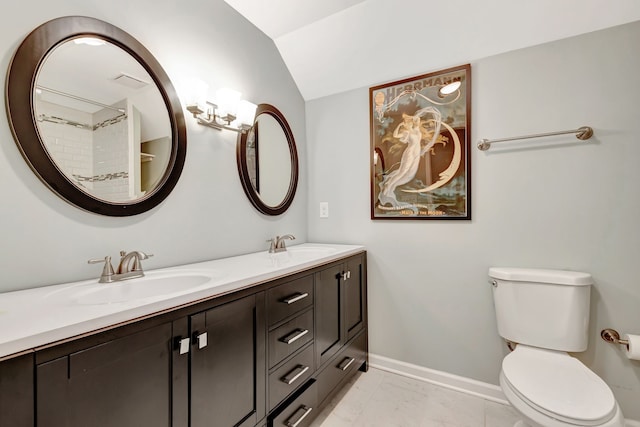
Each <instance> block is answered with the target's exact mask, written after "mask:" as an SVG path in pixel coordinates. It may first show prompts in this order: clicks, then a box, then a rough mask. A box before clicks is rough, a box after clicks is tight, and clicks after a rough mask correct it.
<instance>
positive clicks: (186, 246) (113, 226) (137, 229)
mask: <svg viewBox="0 0 640 427" xmlns="http://www.w3.org/2000/svg"><path fill="white" fill-rule="evenodd" d="M66 15H85V16H91V17H94V18H98V19H102V20H104V21H107V22H110V23H112V24H114V25H116V26H118V27H120V28H121V29H123V30H124V31H126V32H128V33H130V34H131V35H133V36H134V37H135V38H137V39H138V40H139V41H140V42H141V43H142V44H144V45H145V46H146V47H147V48H148V49H149V50H150V51H151V53H152V54H153V55H154V56H155V57H156V58H157V59H158V61H159V62H160V64H162V66H163V68H164V69H165V71H166V72H167V73H168V74H169V77H170V78H171V80H172V81H173V82H174V85H175V86H176V88H177V89H178V90H180V87H179V85H180V82H181V81H184V80H186V79H189V78H198V79H201V80H203V81H205V82H206V83H208V84H209V85H210V87H211V91H212V93H214V92H215V89H217V88H220V87H231V88H234V89H236V90H239V91H241V92H242V93H243V97H244V98H245V99H248V100H250V101H252V102H255V103H261V102H267V103H271V104H274V105H276V106H277V107H278V108H279V109H280V110H281V111H282V112H283V113H284V114H285V116H286V117H287V119H288V120H289V123H290V125H291V128H292V130H293V133H294V135H295V137H296V139H297V143H298V149H299V154H300V169H301V171H302V174H301V180H300V185H299V187H298V188H299V189H300V190H299V192H298V194H297V196H296V198H295V201H294V203H293V206H292V207H291V209H290V210H289V211H288V212H287V213H286V214H284V215H282V216H280V217H276V218H268V217H265V216H263V215H262V214H260V213H258V212H257V211H256V210H255V209H253V207H252V206H251V204H250V203H249V201H248V199H247V198H246V197H245V195H244V192H243V190H242V187H241V185H240V181H239V178H238V173H237V169H236V157H235V156H236V155H235V142H236V139H235V138H236V137H235V134H233V133H231V132H218V131H216V130H213V129H207V128H204V127H199V126H197V125H196V124H195V120H193V119H192V118H191V117H190V116H188V117H186V121H187V126H188V127H187V134H188V149H187V159H186V164H185V168H184V172H183V174H182V177H181V178H180V181H179V182H178V185H177V186H176V188H175V190H174V192H173V193H172V194H171V195H170V196H169V197H168V198H167V199H166V200H165V201H164V202H163V203H162V205H161V206H159V207H157V208H155V209H154V210H152V211H150V212H147V213H144V214H141V215H138V216H134V217H129V218H110V217H102V216H99V215H95V214H92V213H86V212H83V211H81V210H79V209H77V208H75V207H73V206H71V205H69V204H67V203H66V202H64V201H63V200H62V199H60V198H59V197H57V196H56V195H55V194H53V193H52V192H51V191H49V190H48V189H47V188H46V187H45V186H44V185H43V184H42V183H41V182H40V181H39V180H38V178H37V177H36V176H35V175H34V174H33V173H32V171H31V170H30V169H29V167H28V166H27V164H26V163H25V161H24V160H23V159H22V157H21V155H20V152H19V151H18V148H17V147H16V145H15V144H14V142H13V138H12V135H11V132H10V129H9V125H8V122H7V119H6V113H5V111H4V110H5V109H4V103H3V104H2V107H0V108H1V109H2V112H0V197H1V200H2V203H1V204H0V235H1V236H2V237H1V239H0V240H1V243H0V247H1V248H2V250H1V251H0V252H1V253H2V256H0V271H2V278H1V279H0V291H9V290H14V289H23V288H29V287H35V286H41V285H46V284H53V283H60V282H67V281H75V280H80V279H84V278H90V277H97V276H98V275H99V274H100V271H101V267H100V266H96V265H87V263H86V261H87V259H89V258H97V257H104V256H105V255H111V256H113V257H116V255H117V254H118V251H119V250H120V249H125V250H133V249H136V250H142V251H148V252H150V253H153V254H155V256H154V258H151V259H150V260H148V261H146V262H145V266H146V268H158V267H164V266H171V265H177V264H184V263H188V262H195V261H199V260H205V259H212V258H221V257H226V256H231V255H235V254H240V253H247V252H253V251H259V250H263V249H266V243H265V240H266V239H267V238H268V237H270V236H273V235H276V234H283V233H293V234H295V235H296V236H297V237H298V240H299V241H302V242H304V241H305V240H306V234H307V227H306V225H307V224H306V223H307V212H306V207H307V202H306V194H305V190H304V189H305V187H306V174H305V171H306V169H307V167H306V164H305V163H306V161H305V159H306V152H305V124H304V121H305V115H304V114H305V113H304V109H305V105H304V101H303V99H302V97H301V96H300V93H299V91H298V89H297V87H296V85H295V83H294V82H293V79H292V78H291V76H290V74H289V72H288V71H287V68H286V66H285V64H284V63H283V61H282V59H281V57H280V54H279V53H278V51H277V49H276V48H275V45H274V43H273V41H272V40H271V39H269V38H268V37H266V36H265V35H264V34H263V33H262V32H260V31H258V30H257V29H256V28H255V27H254V26H253V25H251V24H249V23H248V22H247V21H246V20H245V19H244V18H243V17H241V16H240V15H239V14H238V13H237V12H235V11H234V10H233V9H231V8H230V7H229V6H228V5H227V4H226V3H224V2H223V1H222V0H190V1H189V2H178V1H173V0H142V1H128V0H115V1H109V2H88V1H85V0H60V1H56V2H50V1H45V0H36V1H30V2H22V3H20V2H18V3H15V4H13V5H12V6H11V11H8V10H5V11H4V12H3V13H2V14H1V15H0V69H1V70H6V69H7V67H8V65H9V62H10V60H11V57H12V55H13V53H14V51H15V49H16V48H17V46H18V45H19V43H20V42H21V41H22V39H23V38H24V37H25V36H26V35H27V34H28V33H29V32H30V31H31V30H32V29H33V28H35V27H36V26H38V25H40V24H42V23H44V22H46V21H48V20H50V19H53V18H56V17H59V16H66ZM182 101H183V102H184V99H183V100H182ZM185 113H186V114H188V113H187V112H186V111H185Z"/></svg>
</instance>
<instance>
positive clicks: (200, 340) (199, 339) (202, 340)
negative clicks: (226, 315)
mask: <svg viewBox="0 0 640 427" xmlns="http://www.w3.org/2000/svg"><path fill="white" fill-rule="evenodd" d="M193 344H194V345H195V344H198V350H201V349H203V348H205V347H206V346H207V344H208V342H207V333H206V332H203V333H200V332H198V331H196V332H194V333H193Z"/></svg>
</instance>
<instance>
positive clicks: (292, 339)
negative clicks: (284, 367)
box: [280, 329, 309, 344]
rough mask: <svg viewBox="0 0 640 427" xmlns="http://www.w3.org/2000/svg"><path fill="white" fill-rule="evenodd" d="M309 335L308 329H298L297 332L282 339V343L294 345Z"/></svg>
mask: <svg viewBox="0 0 640 427" xmlns="http://www.w3.org/2000/svg"><path fill="white" fill-rule="evenodd" d="M308 333H309V330H308V329H303V330H300V329H296V330H295V331H293V332H291V333H290V334H289V335H287V336H285V337H282V338H280V341H282V342H283V343H285V344H292V343H293V342H295V341H297V340H299V339H300V338H302V337H303V336H305V335H307V334H308Z"/></svg>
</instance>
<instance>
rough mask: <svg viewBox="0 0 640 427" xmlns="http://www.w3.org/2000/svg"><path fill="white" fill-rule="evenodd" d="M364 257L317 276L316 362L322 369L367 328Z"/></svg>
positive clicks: (326, 270)
mask: <svg viewBox="0 0 640 427" xmlns="http://www.w3.org/2000/svg"><path fill="white" fill-rule="evenodd" d="M366 292H367V290H366V265H365V258H364V255H360V256H354V257H351V258H348V259H347V260H346V261H344V262H342V263H336V264H331V265H329V266H328V267H327V268H325V269H322V270H320V271H318V272H316V273H315V295H316V360H317V363H318V367H321V366H323V365H324V364H325V363H326V362H327V361H329V360H330V359H331V358H332V357H333V356H334V355H335V354H336V353H338V351H340V349H341V348H342V347H343V346H344V345H345V344H347V342H348V341H349V340H351V339H352V338H353V337H355V336H356V335H357V334H358V333H359V332H360V331H362V330H363V329H364V327H365V324H366V313H367V311H366V304H367V301H366V297H367V293H366Z"/></svg>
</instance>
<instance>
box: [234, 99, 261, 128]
mask: <svg viewBox="0 0 640 427" xmlns="http://www.w3.org/2000/svg"><path fill="white" fill-rule="evenodd" d="M257 108H258V106H257V105H256V104H253V103H251V102H249V101H245V100H244V99H243V100H241V101H240V102H239V103H238V115H237V116H236V122H237V123H238V124H240V125H246V126H253V121H254V120H255V118H256V109H257Z"/></svg>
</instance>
